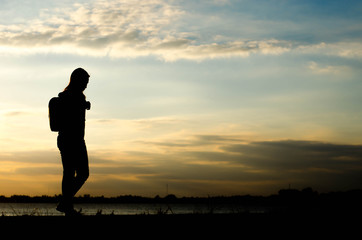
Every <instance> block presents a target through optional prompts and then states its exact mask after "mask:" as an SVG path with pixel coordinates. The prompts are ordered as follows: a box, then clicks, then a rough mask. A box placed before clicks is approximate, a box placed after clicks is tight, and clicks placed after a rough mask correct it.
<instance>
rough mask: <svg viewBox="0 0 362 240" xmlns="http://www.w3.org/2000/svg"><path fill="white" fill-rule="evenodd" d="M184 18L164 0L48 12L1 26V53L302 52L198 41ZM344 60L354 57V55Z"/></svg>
mask: <svg viewBox="0 0 362 240" xmlns="http://www.w3.org/2000/svg"><path fill="white" fill-rule="evenodd" d="M221 2H222V3H225V1H221ZM185 13H186V12H185V10H184V9H182V8H181V6H177V5H175V4H170V3H169V2H167V1H163V0H153V1H147V2H140V1H136V0H131V1H124V0H113V1H96V2H91V3H83V4H78V3H77V4H73V5H72V6H70V7H69V8H56V9H50V10H48V9H43V10H42V11H41V12H40V17H39V18H37V19H33V20H30V21H29V22H27V23H25V22H24V23H17V24H9V25H0V48H1V51H2V53H3V54H4V53H7V52H8V53H14V52H15V53H18V54H29V53H39V52H40V53H42V52H52V53H62V54H63V53H65V54H79V55H90V56H109V57H113V58H119V57H126V58H132V57H139V56H149V55H153V56H156V57H159V58H161V59H163V60H166V61H175V60H178V59H189V60H203V59H213V58H225V57H247V56H249V55H250V54H266V55H269V54H282V53H285V52H288V51H291V50H293V49H295V48H296V47H298V46H295V44H296V43H293V42H291V41H290V40H288V41H285V40H280V39H273V38H268V39H261V40H260V39H254V40H253V39H249V40H245V39H241V38H235V37H234V38H232V39H230V37H227V36H226V37H224V39H228V40H225V41H215V42H204V41H201V39H204V37H202V38H198V37H197V36H198V35H199V34H200V32H194V31H192V30H190V31H188V30H187V29H188V28H187V27H183V28H182V29H183V30H180V29H179V28H178V26H180V24H181V25H182V19H183V17H185V15H187V14H185ZM220 37H222V36H221V35H216V36H214V38H215V39H216V38H217V39H221V38H220ZM340 54H341V55H345V56H347V55H348V56H349V55H351V54H352V50H351V51H349V50H348V49H345V50H344V52H342V53H340ZM353 54H355V51H353Z"/></svg>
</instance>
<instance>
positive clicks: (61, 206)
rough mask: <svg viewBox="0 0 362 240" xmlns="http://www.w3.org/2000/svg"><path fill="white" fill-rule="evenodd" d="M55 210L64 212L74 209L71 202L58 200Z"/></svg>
mask: <svg viewBox="0 0 362 240" xmlns="http://www.w3.org/2000/svg"><path fill="white" fill-rule="evenodd" d="M56 210H57V211H59V212H62V213H66V212H69V211H72V210H74V209H73V205H72V204H66V203H64V202H60V203H59V204H58V206H57V208H56Z"/></svg>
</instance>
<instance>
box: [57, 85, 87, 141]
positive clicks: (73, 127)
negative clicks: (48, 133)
mask: <svg viewBox="0 0 362 240" xmlns="http://www.w3.org/2000/svg"><path fill="white" fill-rule="evenodd" d="M58 96H59V98H60V101H61V116H62V117H61V118H62V120H61V126H60V130H59V136H62V137H63V138H71V139H73V140H77V139H79V140H80V139H84V128H85V111H86V109H87V106H89V102H87V101H86V98H85V96H84V94H83V93H82V92H73V91H70V90H65V91H63V92H61V93H59V94H58Z"/></svg>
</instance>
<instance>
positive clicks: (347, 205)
mask: <svg viewBox="0 0 362 240" xmlns="http://www.w3.org/2000/svg"><path fill="white" fill-rule="evenodd" d="M60 198H61V195H55V196H46V195H43V196H33V197H31V196H26V195H12V196H11V197H6V196H0V203H57V202H59V201H60ZM75 203H164V204H174V203H177V204H208V205H216V204H235V205H244V206H271V207H278V206H280V207H281V208H282V207H288V208H295V209H303V208H308V209H311V208H315V209H316V208H326V207H328V208H333V209H342V210H343V209H348V210H361V209H362V208H361V203H362V190H350V191H345V192H329V193H318V192H316V191H313V189H312V188H305V189H303V190H297V189H281V190H280V191H279V192H278V194H273V195H270V196H251V195H239V196H214V197H176V196H175V195H173V194H170V195H167V196H165V197H160V196H158V195H157V196H156V197H154V198H150V197H141V196H133V195H123V196H118V197H104V196H90V195H89V194H85V195H83V196H79V197H75Z"/></svg>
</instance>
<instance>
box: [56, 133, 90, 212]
mask: <svg viewBox="0 0 362 240" xmlns="http://www.w3.org/2000/svg"><path fill="white" fill-rule="evenodd" d="M57 143H58V148H59V150H60V155H61V157H62V164H63V180H62V195H63V199H62V202H63V204H66V205H70V206H71V205H72V202H73V197H74V195H75V194H76V193H77V192H78V191H79V189H80V188H81V187H82V186H83V184H84V183H85V181H86V180H87V178H88V176H89V166H88V153H87V147H86V145H85V141H84V139H77V140H74V138H70V137H63V136H61V135H59V136H58V141H57Z"/></svg>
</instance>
